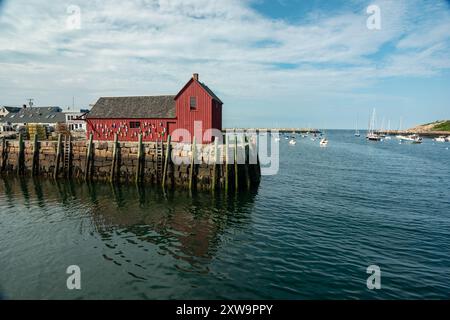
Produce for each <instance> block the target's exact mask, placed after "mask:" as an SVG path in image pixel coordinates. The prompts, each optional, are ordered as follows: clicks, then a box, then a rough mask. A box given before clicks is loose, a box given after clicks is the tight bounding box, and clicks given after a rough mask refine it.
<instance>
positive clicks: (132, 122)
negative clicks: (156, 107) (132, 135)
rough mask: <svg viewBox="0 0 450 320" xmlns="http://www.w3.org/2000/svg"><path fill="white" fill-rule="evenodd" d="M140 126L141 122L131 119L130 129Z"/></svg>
mask: <svg viewBox="0 0 450 320" xmlns="http://www.w3.org/2000/svg"><path fill="white" fill-rule="evenodd" d="M140 127H141V123H140V122H139V121H131V122H130V129H138V128H140Z"/></svg>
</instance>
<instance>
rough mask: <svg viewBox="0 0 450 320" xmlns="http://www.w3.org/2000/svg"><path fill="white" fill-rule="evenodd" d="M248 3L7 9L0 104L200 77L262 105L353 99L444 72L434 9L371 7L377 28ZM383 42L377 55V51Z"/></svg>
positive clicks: (445, 43) (1, 31) (166, 0)
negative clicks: (276, 13) (262, 10)
mask: <svg viewBox="0 0 450 320" xmlns="http://www.w3.org/2000/svg"><path fill="white" fill-rule="evenodd" d="M249 3H250V2H248V1H238V0H220V1H219V0H216V1H207V0H201V1H199V0H190V1H181V0H180V1H178V0H160V1H157V0H153V1H145V0H136V1H126V2H125V1H117V0H114V1H100V0H96V1H73V2H65V1H58V2H54V1H47V2H46V3H42V1H40V2H39V3H38V2H36V1H31V0H14V1H7V2H6V6H5V8H4V10H3V12H2V13H1V16H0V68H1V72H0V96H1V97H3V99H6V101H5V103H7V102H8V103H18V104H20V103H21V101H22V100H21V99H23V97H24V95H25V93H24V92H26V93H27V94H26V95H29V94H33V95H34V96H37V97H38V98H40V99H41V100H44V101H45V103H58V104H63V103H64V101H67V103H68V102H70V101H71V96H72V95H77V96H82V97H80V99H79V101H81V102H83V103H84V104H87V103H92V102H94V101H95V99H96V98H98V97H99V96H101V95H129V94H130V95H131V94H157V93H175V92H176V90H177V89H178V88H180V87H181V85H182V84H183V83H184V82H185V81H187V78H188V77H189V75H190V74H191V73H192V72H199V73H200V75H201V77H202V78H203V79H204V80H205V81H206V82H207V83H208V85H210V86H211V87H212V88H213V89H214V90H215V91H218V93H219V94H220V95H221V96H223V97H224V98H225V100H226V99H227V98H229V99H232V100H234V101H235V100H236V99H239V98H243V99H244V98H251V97H259V98H260V99H261V100H264V99H266V98H269V99H275V98H276V97H277V96H283V97H289V96H295V95H298V94H299V93H302V94H304V95H305V96H310V97H311V96H312V95H314V94H321V95H323V94H326V93H327V92H334V93H338V92H340V93H351V92H352V91H353V90H354V89H355V88H361V87H364V86H370V85H371V84H372V83H374V82H376V81H378V80H379V79H383V78H384V77H402V76H430V75H433V74H438V73H439V72H441V71H442V70H443V69H448V68H450V63H449V58H448V54H447V53H448V50H449V38H448V32H446V30H449V29H448V28H449V20H448V10H447V11H445V9H444V7H443V6H441V7H438V8H437V9H432V8H430V7H426V8H423V6H422V5H421V4H420V2H416V1H406V0H405V1H378V2H377V4H378V5H379V6H380V7H381V14H382V15H381V16H382V29H381V30H380V31H371V30H368V29H367V28H366V18H367V15H366V13H365V11H362V12H357V13H351V12H350V13H343V14H338V15H335V16H331V17H330V16H324V17H321V18H319V20H316V21H314V22H312V21H310V20H308V21H295V22H292V21H291V22H287V21H279V20H274V19H269V18H267V17H264V16H262V15H261V14H259V13H257V12H255V11H254V10H252V9H251V7H250V5H249ZM71 4H75V5H78V6H79V7H80V8H81V23H82V24H81V29H80V30H67V29H66V28H65V25H66V19H67V12H66V9H67V7H68V6H69V5H71ZM424 12H425V13H426V14H430V15H429V16H427V15H425V13H424ZM389 43H392V44H393V45H392V48H391V49H390V50H391V51H389V52H387V53H385V56H383V52H381V53H379V50H380V49H383V46H385V45H386V44H389ZM376 55H381V56H378V57H375V56H376ZM283 64H287V65H289V66H291V68H284V69H283V68H280V66H282V65H283ZM294 66H298V67H297V68H295V67H294ZM17 83H19V84H20V85H19V86H18V85H17ZM55 97H57V98H55ZM69 97H70V98H69ZM52 99H53V100H54V101H53V100H52ZM58 99H59V100H58ZM37 100H38V99H37ZM38 101H39V100H38Z"/></svg>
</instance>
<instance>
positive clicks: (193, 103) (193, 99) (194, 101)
mask: <svg viewBox="0 0 450 320" xmlns="http://www.w3.org/2000/svg"><path fill="white" fill-rule="evenodd" d="M189 105H190V107H191V110H195V109H197V97H191V99H190V102H189Z"/></svg>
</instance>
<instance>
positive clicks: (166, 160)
mask: <svg viewBox="0 0 450 320" xmlns="http://www.w3.org/2000/svg"><path fill="white" fill-rule="evenodd" d="M194 139H195V138H194ZM171 140H172V138H171V136H170V134H169V136H168V137H167V150H166V158H165V159H164V170H163V176H162V186H163V188H164V187H165V186H166V175H167V167H168V166H169V157H170V148H171V145H170V142H171Z"/></svg>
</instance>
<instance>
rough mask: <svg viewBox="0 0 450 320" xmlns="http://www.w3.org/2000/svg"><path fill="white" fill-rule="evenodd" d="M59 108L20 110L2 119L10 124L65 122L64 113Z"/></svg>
mask: <svg viewBox="0 0 450 320" xmlns="http://www.w3.org/2000/svg"><path fill="white" fill-rule="evenodd" d="M61 111H62V110H61V108H60V107H33V108H24V109H20V111H19V112H17V113H10V114H8V115H6V116H5V117H4V118H3V121H4V122H10V123H58V122H65V121H66V118H65V116H64V113H62V112H61Z"/></svg>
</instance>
